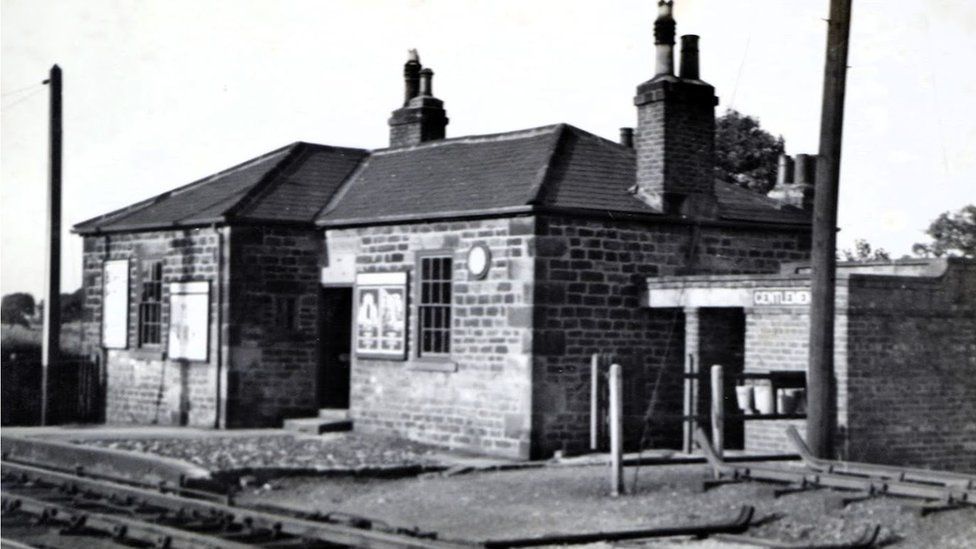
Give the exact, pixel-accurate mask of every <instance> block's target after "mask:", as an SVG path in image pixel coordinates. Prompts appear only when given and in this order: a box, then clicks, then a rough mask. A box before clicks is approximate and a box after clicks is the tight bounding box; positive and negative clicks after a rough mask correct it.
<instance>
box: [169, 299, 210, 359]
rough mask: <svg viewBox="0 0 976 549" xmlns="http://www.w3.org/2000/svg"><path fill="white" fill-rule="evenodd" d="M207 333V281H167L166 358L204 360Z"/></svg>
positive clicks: (208, 328)
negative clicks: (167, 321)
mask: <svg viewBox="0 0 976 549" xmlns="http://www.w3.org/2000/svg"><path fill="white" fill-rule="evenodd" d="M209 335H210V283H208V282H174V283H172V284H170V285H169V345H168V347H167V354H168V355H169V358H182V359H186V360H202V361H205V360H207V347H208V345H207V344H208V342H209V337H208V336H209Z"/></svg>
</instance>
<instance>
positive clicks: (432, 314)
mask: <svg viewBox="0 0 976 549" xmlns="http://www.w3.org/2000/svg"><path fill="white" fill-rule="evenodd" d="M452 277H453V271H452V268H451V258H450V257H441V256H429V257H421V258H420V299H419V300H418V301H419V303H418V307H419V311H420V319H419V320H420V329H419V330H418V334H419V337H420V356H437V355H446V354H449V353H450V352H451V279H452Z"/></svg>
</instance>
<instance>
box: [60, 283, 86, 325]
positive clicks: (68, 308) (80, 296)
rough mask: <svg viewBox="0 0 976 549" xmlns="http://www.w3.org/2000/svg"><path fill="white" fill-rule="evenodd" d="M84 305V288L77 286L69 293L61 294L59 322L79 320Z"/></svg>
mask: <svg viewBox="0 0 976 549" xmlns="http://www.w3.org/2000/svg"><path fill="white" fill-rule="evenodd" d="M84 307H85V290H84V288H78V289H77V290H75V291H73V292H71V293H70V294H61V322H62V323H63V322H75V321H77V320H81V318H82V314H83V313H84Z"/></svg>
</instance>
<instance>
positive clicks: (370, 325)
mask: <svg viewBox="0 0 976 549" xmlns="http://www.w3.org/2000/svg"><path fill="white" fill-rule="evenodd" d="M355 339H356V355H357V356H361V357H374V358H396V359H401V360H403V359H405V358H406V357H407V273H406V272H393V273H362V274H359V275H358V276H356V334H355Z"/></svg>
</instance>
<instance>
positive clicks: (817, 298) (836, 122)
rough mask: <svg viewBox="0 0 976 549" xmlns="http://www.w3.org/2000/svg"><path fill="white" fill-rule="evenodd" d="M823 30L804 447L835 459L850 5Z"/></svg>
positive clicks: (845, 0)
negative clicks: (824, 45) (837, 319)
mask: <svg viewBox="0 0 976 549" xmlns="http://www.w3.org/2000/svg"><path fill="white" fill-rule="evenodd" d="M827 25H828V26H827V57H826V62H825V64H824V87H823V107H822V110H821V112H820V151H819V156H818V158H817V178H816V193H815V194H814V202H813V246H812V250H811V258H810V259H811V262H812V265H813V272H812V275H811V294H812V295H811V298H812V299H811V303H810V361H809V366H808V370H807V394H808V403H807V444H808V445H809V446H810V449H811V450H812V451H813V453H814V454H815V455H816V456H817V457H820V458H832V457H833V444H832V442H833V441H832V437H833V432H834V429H835V426H836V423H837V411H836V404H837V402H836V401H837V396H836V393H835V382H834V290H835V281H836V273H835V272H836V268H837V259H836V255H835V254H836V253H837V252H836V249H837V194H838V187H839V181H840V151H841V135H842V133H843V126H844V91H845V87H846V83H847V47H848V39H849V36H850V28H851V0H830V19H829V20H828V21H827Z"/></svg>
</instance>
